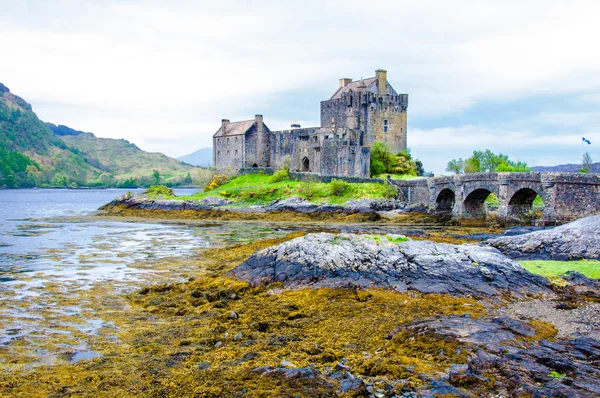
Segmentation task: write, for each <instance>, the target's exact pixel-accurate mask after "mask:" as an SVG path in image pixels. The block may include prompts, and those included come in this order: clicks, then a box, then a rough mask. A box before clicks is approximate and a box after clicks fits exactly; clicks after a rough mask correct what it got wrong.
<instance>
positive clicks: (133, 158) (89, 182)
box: [0, 83, 193, 188]
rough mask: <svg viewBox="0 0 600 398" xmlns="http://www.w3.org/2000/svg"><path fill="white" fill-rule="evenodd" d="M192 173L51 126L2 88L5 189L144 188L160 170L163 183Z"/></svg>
mask: <svg viewBox="0 0 600 398" xmlns="http://www.w3.org/2000/svg"><path fill="white" fill-rule="evenodd" d="M192 169H193V168H192V167H190V166H188V165H184V164H183V163H181V162H179V161H177V160H175V159H172V158H168V157H167V156H165V155H163V154H160V153H148V152H144V151H142V150H140V149H139V148H138V147H137V146H135V145H134V144H131V143H129V142H128V141H125V140H113V139H105V138H97V137H95V136H94V135H93V134H91V133H84V132H81V131H77V130H74V129H71V128H69V127H67V126H62V125H58V126H56V125H54V124H46V123H44V122H43V121H41V120H40V119H38V117H37V116H36V114H35V113H34V112H33V110H32V107H31V105H30V104H28V103H27V102H26V101H25V100H23V99H22V98H20V97H18V96H16V95H14V94H13V93H11V92H10V90H9V89H8V88H7V87H6V86H5V85H4V84H2V83H0V188H1V187H3V186H5V187H27V186H128V187H133V186H139V185H148V184H150V183H151V182H152V174H153V173H154V170H157V171H158V172H159V174H160V177H161V182H163V183H171V184H177V183H185V184H188V183H189V180H190V179H189V178H188V173H189V171H190V170H192Z"/></svg>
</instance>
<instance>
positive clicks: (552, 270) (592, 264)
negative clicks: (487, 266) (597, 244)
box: [519, 260, 600, 279]
mask: <svg viewBox="0 0 600 398" xmlns="http://www.w3.org/2000/svg"><path fill="white" fill-rule="evenodd" d="M519 263H520V264H521V265H522V266H523V267H525V269H526V270H527V271H529V272H531V273H534V274H537V275H541V276H544V277H550V276H559V275H562V274H564V273H565V272H567V271H577V272H580V273H582V274H584V275H585V276H587V277H588V278H592V279H600V261H596V260H579V261H552V260H531V261H519Z"/></svg>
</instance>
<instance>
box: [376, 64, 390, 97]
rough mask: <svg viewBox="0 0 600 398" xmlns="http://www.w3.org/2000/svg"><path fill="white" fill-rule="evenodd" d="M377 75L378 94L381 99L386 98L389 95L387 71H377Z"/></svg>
mask: <svg viewBox="0 0 600 398" xmlns="http://www.w3.org/2000/svg"><path fill="white" fill-rule="evenodd" d="M375 74H376V76H377V93H378V94H379V96H380V97H385V94H386V93H387V71H386V70H385V69H377V70H376V71H375Z"/></svg>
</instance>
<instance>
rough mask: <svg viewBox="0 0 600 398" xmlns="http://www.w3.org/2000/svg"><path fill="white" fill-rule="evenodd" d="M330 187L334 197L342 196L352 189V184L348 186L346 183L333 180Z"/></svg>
mask: <svg viewBox="0 0 600 398" xmlns="http://www.w3.org/2000/svg"><path fill="white" fill-rule="evenodd" d="M330 187H331V194H332V195H335V196H342V195H343V194H344V192H346V190H347V189H348V188H350V184H348V183H347V182H346V181H342V180H336V179H333V180H332V181H331V184H330Z"/></svg>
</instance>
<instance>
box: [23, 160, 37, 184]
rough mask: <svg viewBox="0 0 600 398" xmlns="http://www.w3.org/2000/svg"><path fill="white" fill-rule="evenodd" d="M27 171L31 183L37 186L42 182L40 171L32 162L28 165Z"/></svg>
mask: <svg viewBox="0 0 600 398" xmlns="http://www.w3.org/2000/svg"><path fill="white" fill-rule="evenodd" d="M25 172H26V173H27V180H28V181H29V182H30V183H31V185H33V186H36V187H37V186H38V184H39V183H40V171H39V170H38V168H37V167H35V166H34V165H32V164H30V165H29V166H27V169H25Z"/></svg>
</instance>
